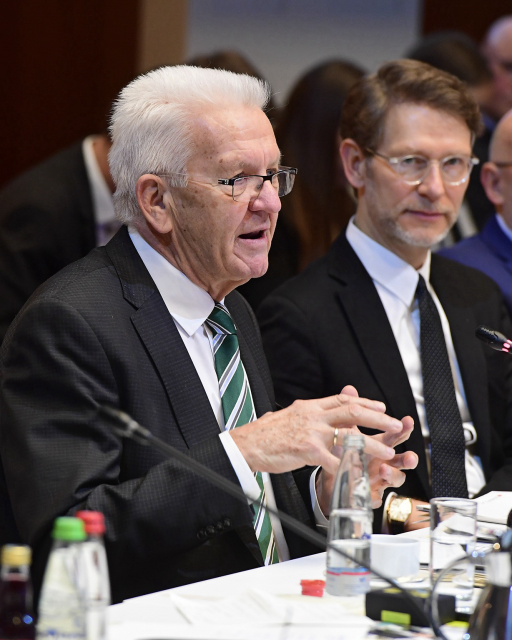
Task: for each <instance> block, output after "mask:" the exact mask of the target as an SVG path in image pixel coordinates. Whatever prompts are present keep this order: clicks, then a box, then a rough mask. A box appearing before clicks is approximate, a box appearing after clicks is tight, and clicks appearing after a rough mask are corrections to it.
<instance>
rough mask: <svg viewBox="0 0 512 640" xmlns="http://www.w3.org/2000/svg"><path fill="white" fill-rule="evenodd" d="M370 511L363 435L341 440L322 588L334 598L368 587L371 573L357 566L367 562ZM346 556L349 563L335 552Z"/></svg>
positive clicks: (368, 560) (353, 435)
mask: <svg viewBox="0 0 512 640" xmlns="http://www.w3.org/2000/svg"><path fill="white" fill-rule="evenodd" d="M372 521H373V511H372V506H371V497H370V479H369V477H368V468H367V465H366V456H365V454H364V436H363V435H361V434H349V435H346V436H345V437H344V439H343V455H342V458H341V462H340V467H339V469H338V475H337V476H336V483H335V485H334V490H333V494H332V499H331V514H330V516H329V543H330V544H331V547H330V548H329V549H328V550H327V572H326V580H325V589H326V591H327V593H330V594H331V595H334V596H354V595H360V594H363V593H366V592H367V591H368V590H369V588H370V572H369V571H368V570H367V569H364V568H363V567H361V566H360V565H359V564H358V562H357V561H358V560H361V561H362V562H364V563H365V564H369V562H370V537H371V533H372ZM336 549H340V550H342V551H345V552H346V553H349V554H350V555H351V556H352V558H354V560H349V559H347V558H345V557H344V556H342V555H341V553H337V552H336Z"/></svg>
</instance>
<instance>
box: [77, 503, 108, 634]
mask: <svg viewBox="0 0 512 640" xmlns="http://www.w3.org/2000/svg"><path fill="white" fill-rule="evenodd" d="M75 516H76V517H77V518H80V520H82V521H83V523H84V527H85V533H86V535H87V540H86V541H85V542H84V544H83V546H82V553H83V565H82V566H83V567H84V585H83V589H84V594H85V595H84V597H85V603H86V611H87V614H86V617H87V640H104V638H106V634H107V630H106V616H107V607H108V606H109V604H110V582H109V578H108V564H107V554H106V553H105V545H104V542H103V534H104V533H105V518H104V517H103V514H102V513H100V512H99V511H78V512H77V513H76V514H75Z"/></svg>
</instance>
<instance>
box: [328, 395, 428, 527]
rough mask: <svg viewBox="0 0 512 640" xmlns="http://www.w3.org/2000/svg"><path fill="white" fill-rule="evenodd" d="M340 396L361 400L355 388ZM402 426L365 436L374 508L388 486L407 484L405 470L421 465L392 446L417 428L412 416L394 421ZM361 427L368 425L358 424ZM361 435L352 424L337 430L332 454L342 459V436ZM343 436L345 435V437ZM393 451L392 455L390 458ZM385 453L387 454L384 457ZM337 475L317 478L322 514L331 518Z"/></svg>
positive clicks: (404, 439)
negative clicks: (332, 496) (405, 482)
mask: <svg viewBox="0 0 512 640" xmlns="http://www.w3.org/2000/svg"><path fill="white" fill-rule="evenodd" d="M341 394H342V395H343V396H345V397H349V398H352V399H353V400H354V401H355V400H356V399H357V400H361V398H359V395H358V393H357V391H356V389H355V388H354V387H352V386H347V387H344V389H343V390H342V392H341ZM376 404H379V405H380V406H381V408H382V409H381V410H382V411H385V406H384V405H383V404H382V403H381V402H379V403H376ZM395 422H396V423H398V425H399V427H398V428H396V429H386V430H384V429H383V430H382V433H379V434H376V435H373V436H367V435H365V441H366V444H365V453H366V455H367V460H368V475H369V476H370V488H371V499H372V507H373V508H374V509H376V508H378V507H380V505H381V504H382V495H383V493H384V490H385V489H387V488H388V487H399V486H401V485H402V484H403V483H404V481H405V473H404V470H406V469H414V468H415V467H416V465H417V464H418V456H417V455H416V454H415V453H414V452H412V451H406V452H405V453H401V454H397V453H395V451H394V449H393V447H396V446H397V445H399V444H401V443H402V442H405V441H406V440H407V439H408V438H409V436H410V435H411V432H412V430H413V428H414V421H413V419H412V418H411V417H409V416H407V417H405V418H402V420H401V421H399V420H395ZM358 425H359V426H367V425H363V424H362V423H360V422H358ZM349 432H352V433H358V432H359V429H358V428H357V426H355V425H353V426H351V427H350V428H348V429H343V432H341V429H340V430H339V431H338V433H337V434H336V435H337V438H336V442H335V441H334V440H335V439H334V437H333V447H332V453H333V455H335V456H337V457H338V458H341V456H342V454H343V449H342V446H341V445H342V443H343V435H345V434H346V433H349ZM342 433H343V435H342ZM390 450H391V451H392V452H393V454H392V455H389V453H390ZM383 451H384V452H385V454H384V455H383ZM335 479H336V474H332V473H331V472H330V471H328V470H327V469H325V468H324V469H322V473H319V474H318V476H317V483H316V490H317V496H318V502H319V504H320V508H321V509H322V511H323V513H324V514H326V515H328V513H329V509H330V499H331V494H332V490H333V487H334V481H335Z"/></svg>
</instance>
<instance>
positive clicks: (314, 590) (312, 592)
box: [300, 580, 325, 598]
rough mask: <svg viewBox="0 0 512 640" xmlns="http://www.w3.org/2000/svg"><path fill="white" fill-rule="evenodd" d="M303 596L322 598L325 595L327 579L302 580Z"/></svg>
mask: <svg viewBox="0 0 512 640" xmlns="http://www.w3.org/2000/svg"><path fill="white" fill-rule="evenodd" d="M300 586H301V587H302V595H303V596H315V597H317V598H321V597H322V596H323V595H324V587H325V580H301V581H300Z"/></svg>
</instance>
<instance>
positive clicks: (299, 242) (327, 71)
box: [238, 60, 364, 309]
mask: <svg viewBox="0 0 512 640" xmlns="http://www.w3.org/2000/svg"><path fill="white" fill-rule="evenodd" d="M363 75H364V71H363V70H362V69H361V68H360V67H357V66H356V65H354V64H351V63H350V62H345V61H343V60H331V61H329V62H324V63H322V64H321V65H319V66H317V67H315V68H313V69H312V70H310V71H309V72H308V73H306V74H305V75H304V76H303V77H302V78H301V79H300V80H299V81H298V82H297V84H296V85H295V87H294V88H293V89H292V91H291V93H290V97H289V99H288V101H287V104H286V105H285V106H284V107H283V109H282V110H281V114H280V117H279V120H278V125H277V130H276V136H277V142H278V144H279V148H280V149H281V152H282V163H283V164H284V165H286V166H291V167H297V169H298V174H297V178H296V180H295V185H294V187H293V191H292V192H291V193H290V194H289V195H287V196H286V197H285V198H283V200H282V209H281V213H280V215H279V221H278V223H277V227H276V232H275V234H274V239H273V241H272V246H271V249H270V254H269V268H268V271H267V273H266V274H265V275H264V276H262V277H261V278H254V279H252V280H250V281H249V282H248V283H247V284H245V285H243V286H242V287H239V289H238V290H239V291H240V292H241V293H242V295H244V296H245V297H246V298H247V300H248V301H249V303H250V304H251V305H252V307H253V309H256V308H257V307H258V305H259V303H260V302H261V301H262V300H263V299H264V298H265V297H266V296H267V295H268V294H269V293H270V292H271V291H272V290H273V289H275V288H276V287H277V286H279V285H280V284H282V283H283V282H284V281H285V280H287V279H288V278H290V277H292V276H294V275H296V274H297V273H299V272H300V271H302V270H303V269H304V268H305V267H306V266H307V265H308V264H309V263H310V262H311V261H312V260H315V259H316V258H319V257H321V256H323V255H324V254H325V253H326V252H327V249H328V248H329V247H330V245H331V243H332V241H333V240H334V239H335V238H336V236H337V235H338V234H339V233H340V231H341V230H342V229H343V228H344V226H345V225H346V224H347V222H348V220H349V219H350V217H351V216H352V214H353V213H354V212H355V201H354V199H353V196H352V194H351V192H350V190H349V188H348V184H347V182H346V180H345V176H344V173H343V168H342V165H341V161H340V158H339V154H338V147H339V143H340V138H339V133H338V129H339V120H340V115H341V110H342V107H343V102H344V101H345V98H346V96H347V94H348V92H349V90H350V89H351V88H352V85H353V84H354V83H355V82H356V81H357V80H359V78H361V77H362V76H363Z"/></svg>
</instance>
